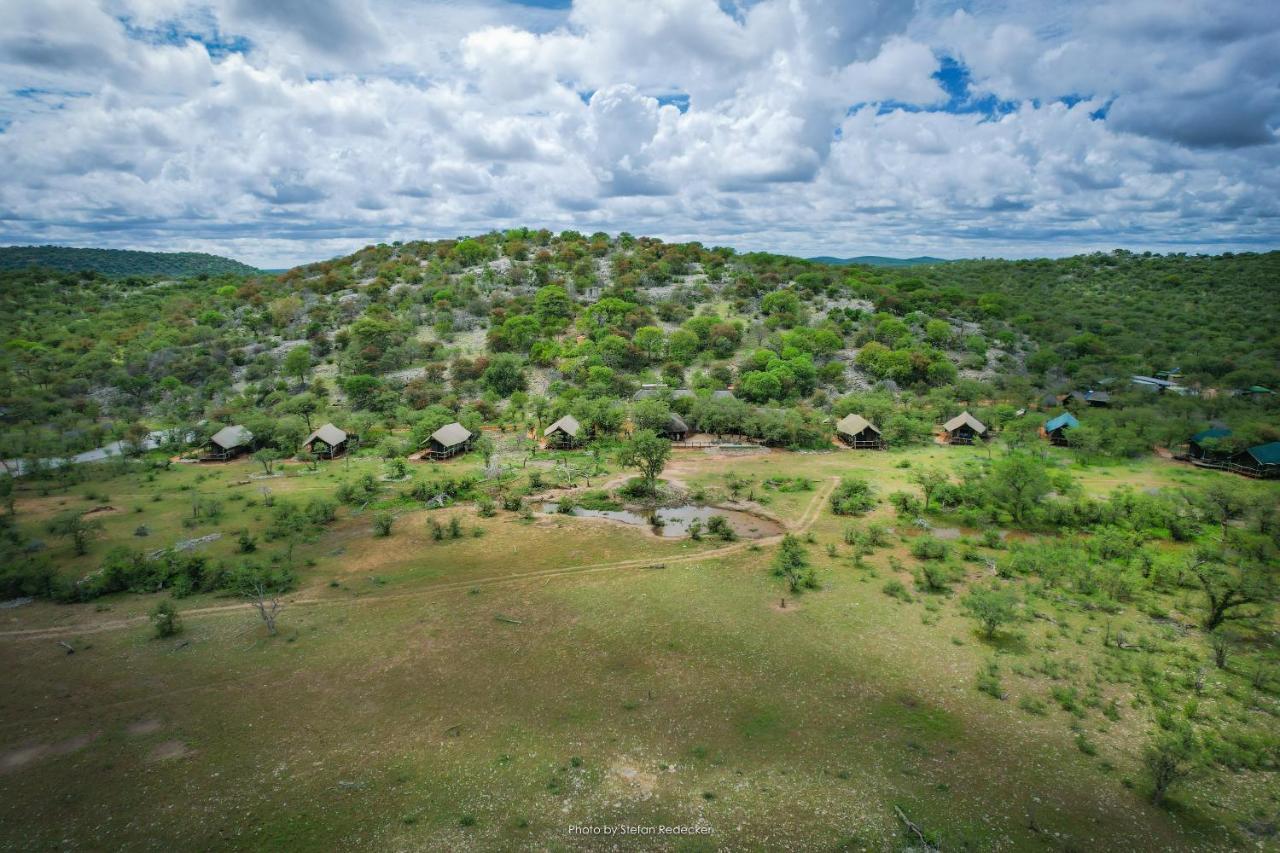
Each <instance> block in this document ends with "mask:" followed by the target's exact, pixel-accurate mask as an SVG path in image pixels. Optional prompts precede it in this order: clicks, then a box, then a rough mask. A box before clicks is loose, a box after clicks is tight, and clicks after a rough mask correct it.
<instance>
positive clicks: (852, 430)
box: [836, 414, 884, 450]
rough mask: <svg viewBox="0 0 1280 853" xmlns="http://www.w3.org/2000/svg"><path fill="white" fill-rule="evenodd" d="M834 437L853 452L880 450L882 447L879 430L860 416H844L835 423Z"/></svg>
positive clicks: (882, 442)
mask: <svg viewBox="0 0 1280 853" xmlns="http://www.w3.org/2000/svg"><path fill="white" fill-rule="evenodd" d="M836 436H837V437H838V438H839V439H840V440H841V441H843V442H844V443H845V444H847V445H849V446H850V447H852V448H854V449H855V450H880V449H881V448H883V447H884V438H883V437H882V436H881V435H880V430H879V429H877V428H876V427H875V426H874V425H873V424H872V423H871V421H869V420H867V419H866V418H864V417H863V416H862V415H853V414H850V415H845V416H844V417H843V418H841V419H840V420H838V421H836Z"/></svg>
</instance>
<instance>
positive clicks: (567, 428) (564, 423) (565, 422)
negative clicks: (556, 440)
mask: <svg viewBox="0 0 1280 853" xmlns="http://www.w3.org/2000/svg"><path fill="white" fill-rule="evenodd" d="M581 429H582V424H580V423H578V419H577V418H575V417H574V416H573V415H565V416H564V417H563V418H561V419H560V420H558V421H556V422H555V423H553V424H552V425H551V426H549V427H547V428H546V429H544V430H543V431H542V434H543V436H548V435H552V434H553V433H557V432H562V433H564V434H565V435H567V436H569V437H570V438H577V437H578V432H579V430H581Z"/></svg>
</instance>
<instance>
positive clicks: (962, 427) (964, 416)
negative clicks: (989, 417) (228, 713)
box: [942, 412, 987, 444]
mask: <svg viewBox="0 0 1280 853" xmlns="http://www.w3.org/2000/svg"><path fill="white" fill-rule="evenodd" d="M942 431H943V433H944V437H945V438H946V441H947V443H948V444H973V442H974V440H975V439H979V438H985V437H986V435H987V427H986V424H984V423H982V421H980V420H978V419H977V418H975V417H974V416H973V415H971V414H969V413H968V412H961V413H960V414H958V415H956V416H955V417H954V418H952V419H951V420H949V421H947V422H946V423H945V424H943V425H942Z"/></svg>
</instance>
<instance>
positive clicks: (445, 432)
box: [423, 421, 475, 459]
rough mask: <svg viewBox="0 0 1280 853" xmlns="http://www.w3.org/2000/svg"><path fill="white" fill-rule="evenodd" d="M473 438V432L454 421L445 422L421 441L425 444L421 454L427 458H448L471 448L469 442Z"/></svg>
mask: <svg viewBox="0 0 1280 853" xmlns="http://www.w3.org/2000/svg"><path fill="white" fill-rule="evenodd" d="M474 440H475V433H473V432H472V431H471V430H469V429H467V428H466V427H464V426H463V425H462V424H460V423H458V422H457V421H454V422H453V423H451V424H445V425H444V426H442V427H440V429H438V430H436V431H435V432H433V433H431V435H430V436H428V437H427V440H426V441H425V442H423V443H424V444H425V445H426V446H427V448H426V452H425V453H424V454H423V456H425V457H426V458H428V459H448V458H450V457H453V456H457V455H458V454H459V453H466V452H467V451H468V450H470V449H471V443H472V442H473V441H474Z"/></svg>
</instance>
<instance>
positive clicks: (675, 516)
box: [542, 503, 782, 539]
mask: <svg viewBox="0 0 1280 853" xmlns="http://www.w3.org/2000/svg"><path fill="white" fill-rule="evenodd" d="M559 509H560V507H559V505H558V504H553V503H545V504H543V505H542V511H543V512H544V513H546V514H547V515H556V514H568V515H573V516H575V517H577V518H603V519H606V520H608V521H615V522H618V523H619V524H629V525H632V526H634V527H649V528H652V529H653V532H654V533H656V534H658V535H659V536H661V537H662V538H664V539H679V538H681V537H682V536H688V535H689V525H690V524H692V523H693V521H694V519H698V520H700V521H701V522H702V528H703V530H704V531H705V530H706V526H707V520H708V519H710V518H711V517H712V516H715V515H718V516H721V517H722V518H724V519H725V520H726V521H728V522H729V526H730V527H732V528H733V532H734V533H736V534H738V537H739V538H741V539H764V538H765V537H768V536H776V535H778V534H779V533H782V525H781V524H779V523H778V522H776V521H773V520H771V519H768V518H764V517H763V516H759V515H753V514H752V513H749V512H743V511H741V510H736V509H720V508H719V507H714V506H704V505H701V504H685V505H683V506H664V507H658V508H657V509H653V510H647V509H585V508H583V507H580V506H575V507H574V508H573V512H572V513H560V512H559ZM704 535H706V534H705V532H704Z"/></svg>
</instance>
